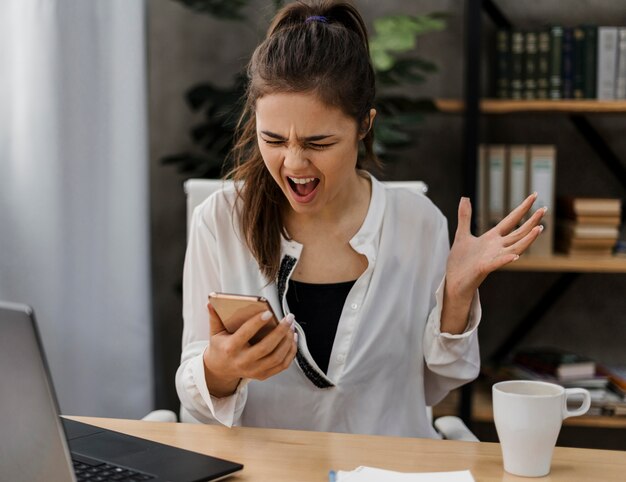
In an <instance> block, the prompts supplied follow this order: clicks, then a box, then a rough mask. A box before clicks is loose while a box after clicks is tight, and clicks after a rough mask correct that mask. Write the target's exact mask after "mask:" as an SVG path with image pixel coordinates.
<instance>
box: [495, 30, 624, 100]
mask: <svg viewBox="0 0 626 482" xmlns="http://www.w3.org/2000/svg"><path fill="white" fill-rule="evenodd" d="M496 35H497V38H496V42H495V45H496V56H495V58H496V68H495V73H496V79H495V85H496V92H495V94H496V97H498V98H501V99H555V100H556V99H607V100H608V99H626V27H604V26H603V27H598V26H595V25H581V26H577V27H563V26H560V25H553V26H551V27H547V28H543V29H538V30H530V31H521V30H498V31H497V33H496Z"/></svg>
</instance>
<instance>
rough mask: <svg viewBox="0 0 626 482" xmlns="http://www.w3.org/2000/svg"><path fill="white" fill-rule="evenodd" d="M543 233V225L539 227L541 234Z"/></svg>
mask: <svg viewBox="0 0 626 482" xmlns="http://www.w3.org/2000/svg"><path fill="white" fill-rule="evenodd" d="M541 231H543V224H540V225H539V232H541Z"/></svg>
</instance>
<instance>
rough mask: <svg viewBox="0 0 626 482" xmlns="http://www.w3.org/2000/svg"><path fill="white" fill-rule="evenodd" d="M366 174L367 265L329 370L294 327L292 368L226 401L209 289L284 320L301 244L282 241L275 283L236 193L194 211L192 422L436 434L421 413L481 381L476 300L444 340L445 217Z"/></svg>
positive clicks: (361, 247) (242, 387)
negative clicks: (209, 366)
mask: <svg viewBox="0 0 626 482" xmlns="http://www.w3.org/2000/svg"><path fill="white" fill-rule="evenodd" d="M370 177H371V180H372V195H371V200H370V205H369V208H368V212H367V215H366V217H365V220H364V222H363V225H362V226H361V228H360V229H359V231H358V232H357V234H356V235H355V236H354V237H353V238H352V239H351V240H350V245H351V246H352V248H353V249H354V250H355V251H356V252H358V253H360V254H363V255H365V256H366V258H367V261H368V267H367V269H366V270H365V272H364V273H363V274H362V275H361V276H360V277H359V278H358V279H357V281H356V283H355V284H354V286H353V288H352V290H351V291H350V293H349V294H348V297H347V299H346V302H345V305H344V307H343V311H342V313H341V317H340V320H339V325H338V327H337V333H336V336H335V340H334V344H333V348H332V351H331V357H330V363H329V367H328V374H327V375H326V374H324V373H323V372H322V371H321V370H320V369H319V368H318V367H317V365H316V364H315V362H314V360H313V359H312V358H311V356H310V354H309V352H308V350H307V347H306V338H305V335H304V332H303V330H302V329H301V328H300V326H298V325H297V323H296V330H297V331H298V345H299V351H298V355H297V356H296V359H295V360H294V361H293V362H292V363H291V365H290V367H289V368H288V369H287V370H285V371H283V372H281V373H279V374H277V375H275V376H273V377H271V378H269V379H267V380H265V381H257V380H251V381H250V380H244V381H242V382H241V383H240V384H239V387H238V388H237V390H236V392H235V393H234V394H233V395H231V396H229V397H225V398H221V399H218V398H215V397H213V396H211V394H210V393H209V391H208V388H207V385H206V381H205V377H204V365H203V358H202V354H203V352H204V350H205V349H206V348H207V346H208V344H209V316H208V311H207V308H206V304H207V296H208V294H209V293H210V292H211V291H222V292H227V293H240V294H249V295H261V296H264V297H265V298H267V299H268V300H269V302H270V304H271V305H272V308H273V309H274V311H275V313H276V314H277V316H279V317H280V315H281V314H282V315H285V314H287V313H289V307H288V306H287V303H286V296H285V287H286V286H288V278H289V276H291V272H292V271H293V268H294V267H295V264H296V263H297V260H298V258H299V256H300V253H301V251H302V245H301V244H299V243H297V242H295V241H288V240H286V239H282V245H281V259H282V264H281V275H280V276H279V280H277V282H276V283H271V284H269V285H268V284H267V281H266V280H265V279H264V278H263V275H262V274H261V273H260V271H259V269H258V265H257V262H256V261H255V259H254V258H253V256H252V254H251V253H250V251H249V250H248V248H247V247H246V245H245V241H244V238H243V235H242V234H241V233H240V231H239V217H238V215H237V212H236V210H234V209H233V203H235V199H236V194H235V192H234V189H233V188H230V189H226V190H224V191H220V192H217V193H215V194H214V195H212V196H211V197H209V198H208V199H207V200H206V201H205V202H204V203H202V204H201V205H200V206H198V207H197V208H196V209H195V211H194V213H193V219H192V223H191V229H190V235H189V244H188V247H187V254H186V258H185V267H184V275H183V318H184V330H183V351H182V357H181V364H180V367H179V368H178V371H177V373H176V388H177V391H178V395H179V397H180V400H181V403H182V405H183V407H184V408H185V409H186V410H187V411H188V412H189V413H190V414H191V415H192V416H193V417H194V418H196V419H197V420H199V421H201V422H205V423H221V424H224V425H227V426H232V425H243V426H252V427H271V428H286V429H302V430H318V431H330V432H349V433H364V434H381V435H398V436H413V437H436V436H437V434H436V432H435V431H434V429H433V428H432V426H431V423H430V420H429V418H428V416H427V412H426V406H427V405H434V404H436V403H437V402H439V401H440V400H441V399H442V398H443V397H444V396H445V395H446V394H447V393H448V392H449V391H450V390H451V389H453V388H455V387H457V386H459V385H462V384H463V383H466V382H468V381H470V380H472V379H474V378H475V377H476V376H477V375H478V371H479V367H480V356H479V350H478V336H477V331H476V328H477V326H478V323H479V320H480V315H481V309H480V303H479V301H478V294H476V296H475V297H474V301H473V302H472V307H471V309H470V315H469V320H468V326H467V329H466V330H465V332H464V333H462V334H460V335H451V334H447V333H441V331H440V317H441V307H442V301H443V287H444V280H445V269H446V260H447V256H448V252H449V241H448V228H447V222H446V219H445V217H444V216H443V215H442V214H441V212H440V211H439V210H438V209H437V208H436V207H435V206H434V205H433V203H432V202H431V201H430V200H429V199H428V198H427V197H426V196H424V195H423V194H421V193H418V192H415V191H412V190H408V189H404V188H396V187H394V188H391V187H385V186H384V184H382V183H381V182H379V181H377V180H376V179H375V178H374V177H373V176H370ZM279 293H280V296H279ZM296 322H297V320H296Z"/></svg>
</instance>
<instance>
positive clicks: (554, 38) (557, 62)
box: [550, 25, 563, 99]
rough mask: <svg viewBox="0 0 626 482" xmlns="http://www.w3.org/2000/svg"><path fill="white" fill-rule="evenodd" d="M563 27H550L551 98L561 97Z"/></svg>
mask: <svg viewBox="0 0 626 482" xmlns="http://www.w3.org/2000/svg"><path fill="white" fill-rule="evenodd" d="M562 44H563V27H561V26H559V25H553V26H552V27H550V99H560V98H561V57H562V56H561V46H562Z"/></svg>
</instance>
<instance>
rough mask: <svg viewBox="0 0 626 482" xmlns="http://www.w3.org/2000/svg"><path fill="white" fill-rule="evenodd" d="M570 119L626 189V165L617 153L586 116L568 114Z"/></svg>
mask: <svg viewBox="0 0 626 482" xmlns="http://www.w3.org/2000/svg"><path fill="white" fill-rule="evenodd" d="M569 117H570V120H571V121H572V123H573V124H574V126H576V128H577V129H578V132H580V134H581V135H582V136H583V137H584V138H585V140H586V141H587V142H588V143H589V145H590V146H591V148H592V149H593V150H594V151H595V152H596V154H598V156H599V157H600V160H601V161H602V162H604V164H605V165H606V167H607V168H608V169H609V171H611V173H612V174H613V175H614V176H615V177H616V178H617V179H618V180H619V182H620V183H621V184H622V188H624V190H626V167H624V165H623V164H622V162H621V161H620V159H619V157H617V154H615V152H613V150H612V149H611V148H610V147H609V145H608V144H607V143H606V141H605V140H604V139H603V138H602V136H601V135H600V134H599V133H598V131H597V130H596V129H595V127H593V125H592V124H591V122H589V119H588V118H587V117H586V116H583V115H570V116H569Z"/></svg>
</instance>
